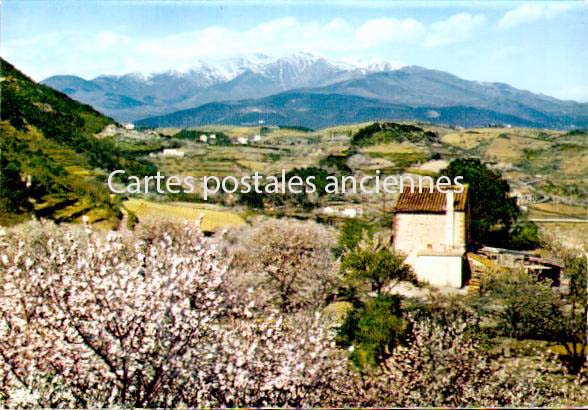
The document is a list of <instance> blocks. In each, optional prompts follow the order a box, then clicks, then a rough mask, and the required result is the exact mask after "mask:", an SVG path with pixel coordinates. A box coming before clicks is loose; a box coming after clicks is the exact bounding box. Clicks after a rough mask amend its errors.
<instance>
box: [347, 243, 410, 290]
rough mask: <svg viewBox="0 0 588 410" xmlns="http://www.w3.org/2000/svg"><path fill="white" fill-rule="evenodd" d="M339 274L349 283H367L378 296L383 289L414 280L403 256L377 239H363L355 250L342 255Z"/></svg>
mask: <svg viewBox="0 0 588 410" xmlns="http://www.w3.org/2000/svg"><path fill="white" fill-rule="evenodd" d="M341 272H342V273H343V275H344V276H345V278H346V279H347V280H348V281H350V282H353V281H360V282H367V283H369V284H370V286H371V289H372V290H373V291H375V292H376V293H377V294H380V293H381V292H382V290H383V289H384V287H387V286H389V285H391V286H395V285H396V284H397V283H398V282H400V281H406V280H414V274H413V272H412V270H411V269H410V267H409V266H408V265H407V264H405V263H404V256H402V255H400V254H398V253H396V252H393V251H391V250H390V249H389V248H388V247H387V246H386V245H385V244H384V243H382V242H381V241H379V240H378V238H367V237H366V238H365V239H364V240H363V241H362V242H361V243H360V244H359V245H358V246H357V247H356V248H355V249H353V250H351V251H349V252H347V253H346V254H345V255H343V258H342V261H341Z"/></svg>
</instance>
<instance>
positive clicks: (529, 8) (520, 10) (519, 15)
mask: <svg viewBox="0 0 588 410" xmlns="http://www.w3.org/2000/svg"><path fill="white" fill-rule="evenodd" d="M573 6H574V5H573V4H570V3H563V2H553V3H524V4H522V5H520V6H518V7H516V8H514V9H512V10H509V11H507V12H506V13H505V14H504V16H502V18H501V19H500V21H499V22H498V27H499V28H501V29H507V28H512V27H516V26H520V25H521V24H526V23H531V22H533V21H538V20H545V19H549V18H553V17H555V16H557V15H558V14H560V13H562V12H564V11H567V10H569V9H571V8H572V7H573Z"/></svg>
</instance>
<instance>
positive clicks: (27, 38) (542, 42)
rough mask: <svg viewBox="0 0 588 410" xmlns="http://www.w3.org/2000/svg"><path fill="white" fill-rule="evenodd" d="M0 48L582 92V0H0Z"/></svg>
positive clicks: (1, 51) (63, 68)
mask: <svg viewBox="0 0 588 410" xmlns="http://www.w3.org/2000/svg"><path fill="white" fill-rule="evenodd" d="M0 8H1V9H0V55H1V56H2V57H3V58H6V59H7V60H8V61H9V62H11V63H12V64H14V65H15V66H16V67H17V68H19V69H20V70H22V71H23V72H25V73H26V74H28V75H30V76H31V77H32V78H34V79H35V80H42V79H44V78H46V77H48V76H51V75H55V74H74V75H78V76H81V77H83V78H86V79H91V78H94V77H96V76H99V75H101V74H125V73H129V72H139V73H145V74H147V73H153V72H160V71H166V70H170V69H173V70H187V69H189V68H190V67H193V66H195V65H197V63H198V61H206V62H212V63H214V61H218V60H219V59H223V58H232V57H239V56H247V55H251V54H254V53H262V54H266V55H270V56H275V57H279V56H283V55H287V54H290V53H293V52H298V51H304V52H310V53H313V54H316V55H320V56H323V57H327V58H331V59H334V60H343V61H345V60H363V61H372V60H373V61H382V60H385V61H391V62H395V63H398V64H402V65H419V66H423V67H427V68H431V69H438V70H443V71H448V72H450V73H452V74H455V75H458V76H460V77H462V78H465V79H468V80H477V81H497V82H503V83H508V84H511V85H513V86H515V87H517V88H522V89H526V90H529V91H532V92H536V93H543V94H547V95H551V96H554V97H557V98H560V99H572V100H576V101H582V102H587V101H588V69H587V64H588V2H587V1H585V0H583V1H576V2H508V1H494V2H490V1H488V2H456V1H449V0H447V1H440V2H432V1H427V2H403V1H394V2H392V1H354V2H352V1H322V2H307V1H297V2H292V1H239V2H235V1H233V2H229V1H141V2H139V1H114V0H110V1H59V0H55V1H38V0H2V3H1V6H0Z"/></svg>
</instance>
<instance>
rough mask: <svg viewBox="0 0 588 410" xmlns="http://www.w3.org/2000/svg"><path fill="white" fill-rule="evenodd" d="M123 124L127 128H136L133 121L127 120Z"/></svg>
mask: <svg viewBox="0 0 588 410" xmlns="http://www.w3.org/2000/svg"><path fill="white" fill-rule="evenodd" d="M122 126H123V128H124V129H125V130H134V129H135V124H133V123H132V122H125V123H124V124H123V125H122Z"/></svg>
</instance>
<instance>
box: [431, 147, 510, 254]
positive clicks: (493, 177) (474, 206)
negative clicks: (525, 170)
mask: <svg viewBox="0 0 588 410" xmlns="http://www.w3.org/2000/svg"><path fill="white" fill-rule="evenodd" d="M441 175H446V176H448V177H449V178H451V179H452V180H453V179H454V178H456V177H458V176H461V177H463V182H464V183H466V184H468V185H469V190H468V195H469V197H470V206H471V233H472V239H473V240H475V241H478V242H481V243H487V242H493V241H494V242H496V241H497V240H498V241H504V238H505V237H507V234H508V232H509V230H510V227H511V226H512V225H513V223H514V222H515V221H516V219H517V217H518V216H519V213H520V211H519V208H518V207H517V204H516V200H515V198H512V197H510V186H509V184H508V182H507V181H506V180H504V179H503V178H502V177H501V175H500V173H498V172H496V171H493V170H491V169H489V168H488V167H487V166H486V165H484V164H483V163H482V162H481V161H480V160H479V159H477V158H459V159H455V160H453V161H451V163H450V164H449V166H448V167H447V168H445V169H444V170H442V171H441Z"/></svg>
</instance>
